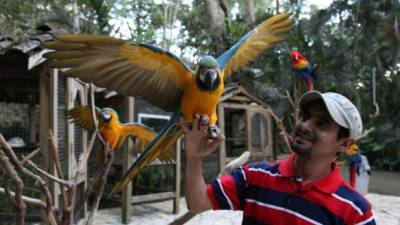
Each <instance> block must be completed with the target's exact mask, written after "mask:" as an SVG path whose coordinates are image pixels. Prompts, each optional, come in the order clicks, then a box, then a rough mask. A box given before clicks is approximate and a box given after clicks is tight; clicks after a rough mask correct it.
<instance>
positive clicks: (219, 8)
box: [203, 0, 229, 55]
mask: <svg viewBox="0 0 400 225" xmlns="http://www.w3.org/2000/svg"><path fill="white" fill-rule="evenodd" d="M203 1H204V3H205V6H206V11H207V15H208V24H209V32H210V36H211V46H210V54H211V55H219V54H221V53H222V52H224V51H225V50H226V46H225V45H224V43H226V40H225V35H223V33H224V29H225V19H226V18H227V21H229V13H228V12H229V10H228V8H227V7H228V5H227V4H225V3H224V1H223V0H203Z"/></svg>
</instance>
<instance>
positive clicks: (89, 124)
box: [67, 106, 99, 131]
mask: <svg viewBox="0 0 400 225" xmlns="http://www.w3.org/2000/svg"><path fill="white" fill-rule="evenodd" d="M98 113H99V112H98V109H96V114H98ZM96 116H97V115H96ZM67 118H68V119H71V120H72V123H75V124H78V125H79V126H80V127H82V128H83V129H85V130H88V131H94V129H95V124H94V120H93V117H92V110H91V109H90V107H89V106H77V107H74V108H72V109H70V110H68V111H67Z"/></svg>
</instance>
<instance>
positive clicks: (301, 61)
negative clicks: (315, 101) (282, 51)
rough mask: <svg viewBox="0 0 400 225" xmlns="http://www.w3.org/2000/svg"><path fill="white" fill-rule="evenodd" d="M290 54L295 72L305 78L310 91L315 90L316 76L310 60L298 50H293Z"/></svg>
mask: <svg viewBox="0 0 400 225" xmlns="http://www.w3.org/2000/svg"><path fill="white" fill-rule="evenodd" d="M290 56H291V59H292V68H293V70H294V72H295V73H296V74H297V75H299V76H300V77H302V78H303V79H304V81H305V82H306V85H307V90H308V91H312V90H314V82H315V80H316V78H315V75H314V73H313V67H312V66H311V64H310V62H309V61H308V60H307V58H306V57H304V56H303V55H302V54H301V53H300V52H298V51H292V52H291V54H290Z"/></svg>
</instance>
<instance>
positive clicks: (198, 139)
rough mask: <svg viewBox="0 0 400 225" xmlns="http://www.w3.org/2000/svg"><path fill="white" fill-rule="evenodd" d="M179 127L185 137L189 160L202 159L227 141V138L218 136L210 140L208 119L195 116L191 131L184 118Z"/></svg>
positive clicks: (181, 119)
mask: <svg viewBox="0 0 400 225" xmlns="http://www.w3.org/2000/svg"><path fill="white" fill-rule="evenodd" d="M179 125H180V126H181V128H182V130H183V133H184V135H185V139H184V148H185V151H186V156H187V157H188V158H197V159H201V158H203V157H204V156H207V155H209V154H211V153H212V152H214V151H215V150H216V149H217V147H218V145H219V144H220V143H221V142H222V141H223V140H224V139H225V136H223V135H221V134H218V135H217V136H216V137H215V138H212V139H210V138H209V134H208V117H207V116H200V115H198V114H196V115H195V117H194V119H193V122H192V129H191V130H190V129H189V127H188V126H187V124H186V123H185V121H184V120H183V118H180V121H179Z"/></svg>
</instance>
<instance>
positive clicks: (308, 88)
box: [306, 80, 314, 91]
mask: <svg viewBox="0 0 400 225" xmlns="http://www.w3.org/2000/svg"><path fill="white" fill-rule="evenodd" d="M306 85H307V91H312V90H314V83H313V82H312V81H311V80H306Z"/></svg>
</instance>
